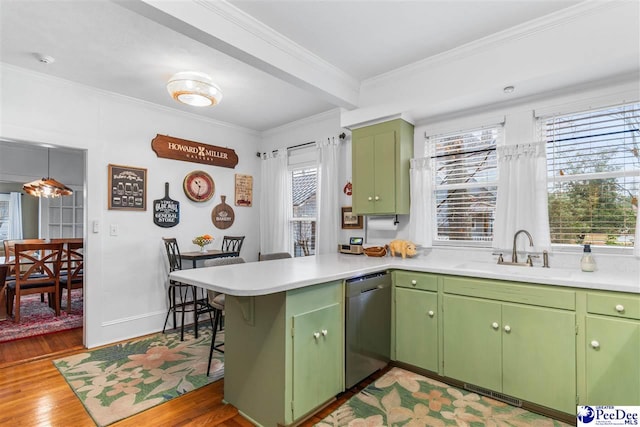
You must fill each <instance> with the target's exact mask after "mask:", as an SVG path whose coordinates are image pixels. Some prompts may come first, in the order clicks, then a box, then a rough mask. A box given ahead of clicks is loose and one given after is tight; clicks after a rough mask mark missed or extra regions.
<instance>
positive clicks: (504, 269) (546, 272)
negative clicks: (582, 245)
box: [455, 261, 577, 279]
mask: <svg viewBox="0 0 640 427" xmlns="http://www.w3.org/2000/svg"><path fill="white" fill-rule="evenodd" d="M455 268H456V269H459V270H464V271H469V272H472V271H478V272H485V273H494V274H508V275H512V276H523V277H545V278H547V277H548V278H558V279H565V278H568V277H570V276H571V275H572V274H573V273H574V270H570V269H567V268H553V267H551V268H542V267H540V266H534V267H526V266H519V265H505V264H496V263H495V262H480V261H468V262H465V263H462V264H458V265H456V266H455ZM576 271H577V270H576Z"/></svg>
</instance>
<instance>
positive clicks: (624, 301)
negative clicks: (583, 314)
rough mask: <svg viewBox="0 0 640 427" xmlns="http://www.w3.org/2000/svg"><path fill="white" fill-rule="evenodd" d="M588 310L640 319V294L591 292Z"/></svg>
mask: <svg viewBox="0 0 640 427" xmlns="http://www.w3.org/2000/svg"><path fill="white" fill-rule="evenodd" d="M587 311H588V312H589V313H593V314H604V315H607V316H616V317H623V318H626V319H640V295H632V294H623V293H620V294H615V293H597V292H589V293H588V294H587Z"/></svg>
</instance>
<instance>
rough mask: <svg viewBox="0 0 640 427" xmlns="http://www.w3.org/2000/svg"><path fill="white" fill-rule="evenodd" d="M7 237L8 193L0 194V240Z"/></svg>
mask: <svg viewBox="0 0 640 427" xmlns="http://www.w3.org/2000/svg"><path fill="white" fill-rule="evenodd" d="M8 238H9V194H0V241H3V240H7V239H8Z"/></svg>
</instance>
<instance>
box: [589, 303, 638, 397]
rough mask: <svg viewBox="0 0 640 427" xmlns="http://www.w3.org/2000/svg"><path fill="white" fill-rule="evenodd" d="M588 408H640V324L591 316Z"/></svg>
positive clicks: (632, 321)
mask: <svg viewBox="0 0 640 427" xmlns="http://www.w3.org/2000/svg"><path fill="white" fill-rule="evenodd" d="M585 339H586V343H585V344H586V377H585V382H586V389H587V394H586V398H585V399H584V402H583V404H585V405H640V322H638V321H636V320H627V319H616V318H608V317H604V316H593V315H587V320H586V334H585Z"/></svg>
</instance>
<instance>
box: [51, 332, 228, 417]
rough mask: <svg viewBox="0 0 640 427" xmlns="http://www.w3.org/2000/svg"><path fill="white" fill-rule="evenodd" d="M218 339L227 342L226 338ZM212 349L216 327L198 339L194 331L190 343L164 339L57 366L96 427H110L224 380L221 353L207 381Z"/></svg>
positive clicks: (60, 362) (80, 356)
mask: <svg viewBox="0 0 640 427" xmlns="http://www.w3.org/2000/svg"><path fill="white" fill-rule="evenodd" d="M207 325H209V324H208V323H207ZM216 338H217V340H219V341H221V342H223V341H224V334H221V333H218V334H217V337H216ZM210 343H211V326H209V327H208V328H204V327H203V328H201V329H200V330H199V333H198V338H197V339H196V338H194V336H193V332H191V331H189V332H187V331H185V334H184V341H180V332H179V331H178V332H171V333H167V334H162V333H159V334H155V335H153V336H151V337H147V338H143V339H139V340H135V341H130V342H126V343H121V344H117V345H114V346H110V347H105V348H100V349H96V350H93V351H86V352H84V353H79V354H75V355H73V356H69V357H64V358H62V359H58V360H55V361H54V362H53V363H54V365H55V366H56V368H58V370H59V371H60V373H61V374H62V375H63V376H64V378H65V380H66V381H67V383H68V384H69V386H70V387H71V388H72V389H73V391H74V392H75V394H76V396H78V398H79V399H80V401H81V402H82V404H83V405H84V406H85V408H86V409H87V412H89V415H91V417H92V418H93V420H94V421H95V422H96V424H98V425H99V426H106V425H109V424H112V423H114V422H116V421H119V420H121V419H123V418H127V417H130V416H131V415H134V414H137V413H138V412H142V411H144V410H146V409H149V408H151V407H153V406H156V405H159V404H161V403H164V402H166V401H168V400H171V399H173V398H175V397H178V396H181V395H183V394H185V393H187V392H189V391H192V390H195V389H197V388H199V387H203V386H205V385H207V384H209V383H212V382H214V381H216V380H219V379H220V378H222V377H223V375H224V355H223V354H221V353H220V352H217V351H214V352H213V360H212V361H211V373H210V375H209V376H208V377H207V363H208V361H209V347H210Z"/></svg>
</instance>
